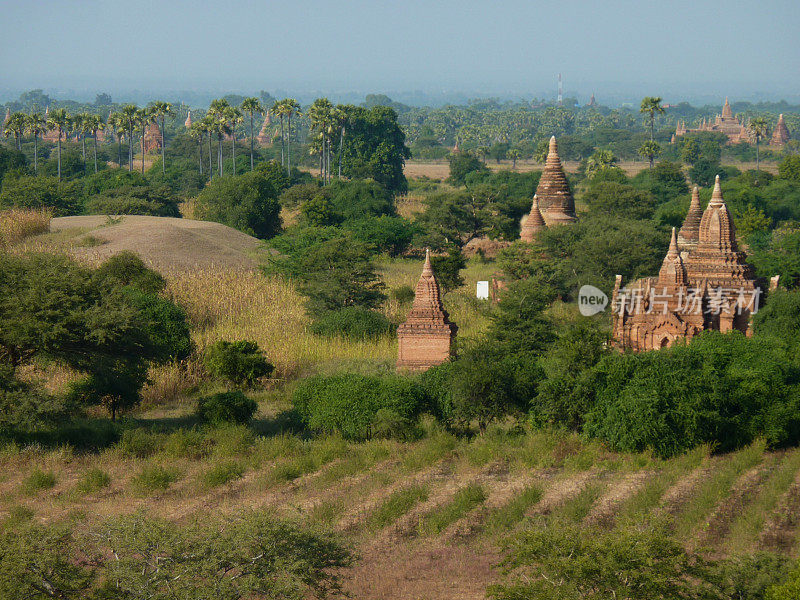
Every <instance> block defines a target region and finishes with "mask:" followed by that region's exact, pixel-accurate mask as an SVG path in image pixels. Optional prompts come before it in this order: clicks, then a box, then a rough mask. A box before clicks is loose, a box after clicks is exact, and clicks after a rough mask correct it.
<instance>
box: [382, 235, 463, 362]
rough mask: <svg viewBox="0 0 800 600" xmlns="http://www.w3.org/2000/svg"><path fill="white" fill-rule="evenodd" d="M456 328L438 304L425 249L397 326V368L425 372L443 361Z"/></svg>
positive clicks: (436, 285)
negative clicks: (410, 296)
mask: <svg viewBox="0 0 800 600" xmlns="http://www.w3.org/2000/svg"><path fill="white" fill-rule="evenodd" d="M457 331H458V327H456V325H455V324H454V323H451V322H450V318H449V315H448V314H447V311H446V310H445V309H444V307H443V306H442V298H441V292H440V291H439V283H438V282H437V281H436V275H435V274H434V272H433V267H431V257H430V252H429V251H426V252H425V265H424V266H423V267H422V275H420V278H419V281H418V282H417V289H416V290H415V294H414V304H413V305H412V306H411V312H410V313H409V314H408V318H407V319H406V321H405V323H402V324H401V325H400V326H399V327H398V328H397V341H398V356H397V368H398V370H407V371H425V370H427V369H429V368H430V367H433V366H436V365H440V364H442V363H443V362H445V361H447V360H448V359H449V358H450V354H451V350H452V346H453V340H454V339H455V337H456V332H457Z"/></svg>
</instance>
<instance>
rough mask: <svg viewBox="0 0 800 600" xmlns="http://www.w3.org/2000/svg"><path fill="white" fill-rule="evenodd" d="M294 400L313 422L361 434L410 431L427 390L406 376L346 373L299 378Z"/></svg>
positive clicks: (317, 426)
mask: <svg viewBox="0 0 800 600" xmlns="http://www.w3.org/2000/svg"><path fill="white" fill-rule="evenodd" d="M292 403H293V404H294V407H295V409H296V410H297V411H298V413H299V414H300V416H301V418H302V419H303V421H304V423H305V424H306V426H308V427H309V428H311V429H314V430H318V431H324V432H339V433H341V434H342V436H343V437H345V438H347V439H352V440H363V439H367V438H369V437H371V436H372V435H373V434H382V435H388V434H389V433H394V434H405V433H407V432H408V430H409V429H410V427H411V426H412V425H413V423H414V420H415V419H416V418H417V417H418V416H419V414H420V413H421V412H423V410H424V409H425V408H426V396H425V392H424V390H423V389H422V387H421V386H419V385H418V384H417V383H415V382H414V381H412V380H411V379H408V378H404V377H399V376H394V375H389V376H385V377H378V376H371V377H368V376H362V375H356V374H353V373H348V374H343V375H334V376H330V377H325V376H316V377H311V378H308V379H305V380H303V381H301V382H300V384H299V385H298V386H297V388H296V389H295V391H294V393H293V394H292ZM387 430H388V431H387Z"/></svg>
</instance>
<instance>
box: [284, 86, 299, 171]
mask: <svg viewBox="0 0 800 600" xmlns="http://www.w3.org/2000/svg"><path fill="white" fill-rule="evenodd" d="M278 105H279V106H280V109H281V113H280V114H281V115H282V116H285V117H286V173H287V174H289V175H291V174H292V117H293V116H300V115H301V114H303V113H302V112H301V111H300V103H299V102H298V101H297V100H295V99H294V98H284V99H283V100H281V101H280V102H279V103H278ZM281 137H283V119H281Z"/></svg>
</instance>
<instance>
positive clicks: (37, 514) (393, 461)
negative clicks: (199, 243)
mask: <svg viewBox="0 0 800 600" xmlns="http://www.w3.org/2000/svg"><path fill="white" fill-rule="evenodd" d="M150 435H151V439H150V440H149V442H148V444H144V445H143V446H142V448H139V449H138V450H137V451H136V452H132V451H131V449H130V448H127V449H126V448H125V447H124V445H122V444H118V445H117V446H114V447H112V448H111V449H108V450H106V451H104V452H101V453H99V454H78V453H73V452H71V451H68V450H63V449H60V450H54V451H43V450H39V451H34V450H22V451H19V452H13V451H6V452H5V453H4V454H3V455H2V456H1V457H0V466H1V467H2V471H0V523H2V522H3V520H7V519H20V518H31V519H34V520H37V521H40V522H48V523H52V522H57V521H59V520H65V519H69V520H71V521H72V522H79V523H80V522H83V523H85V524H86V525H89V524H93V523H97V522H100V521H102V520H103V519H105V518H107V517H110V516H113V515H118V514H123V513H130V512H133V511H137V510H143V511H150V512H152V513H153V514H157V515H161V516H167V517H168V518H170V519H174V520H176V521H181V520H189V519H196V518H200V519H202V518H203V515H204V514H208V513H209V511H213V512H220V511H237V510H241V509H243V508H253V509H266V510H269V511H271V512H273V513H274V514H276V515H282V516H286V517H290V518H296V519H301V520H304V521H308V522H310V523H314V524H316V525H319V526H323V527H327V528H329V529H332V530H335V531H338V532H339V534H340V535H342V536H343V537H344V538H345V539H347V540H348V541H349V543H350V544H351V545H352V546H353V547H354V548H355V549H356V550H357V552H358V555H359V556H360V561H359V562H358V564H357V565H356V567H355V568H354V569H353V570H352V572H351V573H350V574H349V575H348V579H347V585H348V589H349V591H351V592H352V593H353V594H354V596H355V597H357V598H367V599H368V598H376V599H377V598H415V597H422V596H424V597H426V598H483V597H484V593H485V589H486V586H487V585H488V584H490V583H491V582H492V581H494V580H495V579H496V577H497V572H496V565H497V563H498V561H499V558H500V554H499V550H498V548H499V544H498V542H499V541H500V540H501V539H502V538H503V537H504V536H506V535H507V534H509V533H511V532H514V531H518V530H524V529H525V528H529V527H542V526H558V524H559V523H563V522H572V523H580V524H581V525H582V526H584V527H586V528H603V529H606V530H608V529H611V530H613V529H614V528H615V527H621V526H627V525H630V524H631V523H637V522H638V523H642V522H647V521H653V522H655V521H658V522H662V521H663V522H664V523H665V524H666V526H667V527H668V528H669V529H670V530H671V531H672V532H673V533H674V535H675V536H676V537H677V539H680V540H682V541H683V542H684V543H685V544H686V546H687V547H688V548H691V549H694V550H699V551H701V552H704V553H708V554H709V555H712V556H726V555H730V554H736V553H740V552H751V551H755V550H771V551H775V552H781V553H785V554H788V555H792V556H794V555H796V553H797V550H798V535H800V531H798V528H799V527H800V519H798V517H797V515H798V510H800V491H798V490H800V487H799V486H800V450H789V451H784V452H773V453H770V452H765V451H764V449H763V446H762V445H759V444H756V445H753V446H751V447H749V448H745V449H742V450H740V451H738V452H734V453H731V454H727V455H720V456H710V455H709V454H708V453H707V452H706V451H704V450H702V449H700V450H696V451H694V452H692V453H689V454H687V455H684V456H681V457H677V458H673V459H670V460H657V459H654V458H652V457H649V456H644V455H629V454H618V453H613V452H609V451H608V450H606V449H604V448H603V447H601V446H600V445H597V444H593V443H585V442H581V441H579V440H578V439H577V438H575V437H571V436H564V435H556V434H550V433H527V434H514V435H512V434H510V433H507V432H504V431H502V430H499V429H498V430H497V431H496V432H493V433H489V434H487V435H486V436H483V437H478V438H475V439H473V440H469V441H467V440H462V439H458V438H454V437H451V436H449V435H447V434H444V433H433V434H431V435H429V436H428V437H425V438H424V439H422V440H419V441H416V442H396V441H383V440H382V441H371V442H367V443H362V444H356V443H350V442H346V441H343V440H341V439H338V438H320V439H314V440H302V439H300V438H295V437H293V436H288V435H279V436H275V437H272V438H270V437H263V438H262V437H254V436H253V435H252V433H250V432H249V431H248V430H245V429H241V430H239V429H232V430H229V431H226V432H224V433H217V434H215V435H216V437H215V438H213V439H209V440H207V442H208V443H207V444H205V446H206V449H205V450H204V452H202V453H200V454H193V453H192V452H186V451H185V448H184V449H183V450H176V448H182V446H181V444H179V443H178V438H179V436H180V435H182V434H181V433H180V432H175V433H172V434H170V433H160V434H150ZM207 435H211V434H207ZM132 454H135V455H132ZM159 469H160V470H161V472H165V473H168V474H169V477H167V478H166V479H167V480H168V481H167V482H166V483H163V482H162V483H159V484H157V485H149V486H148V483H147V482H148V476H147V473H152V472H154V471H156V472H157V471H158V470H159ZM97 471H102V472H103V473H105V474H106V475H107V476H108V478H107V484H106V485H103V486H101V487H99V488H98V489H94V490H93V489H91V486H87V484H86V481H87V479H88V477H89V475H88V474H89V473H91V472H97ZM42 474H48V475H52V478H50V479H49V481H48V480H47V478H46V477H45V478H43V477H42ZM220 474H221V475H220ZM226 474H227V475H226ZM37 481H45V484H43V485H38V487H37V485H36V483H35V482H37ZM157 481H158V480H157Z"/></svg>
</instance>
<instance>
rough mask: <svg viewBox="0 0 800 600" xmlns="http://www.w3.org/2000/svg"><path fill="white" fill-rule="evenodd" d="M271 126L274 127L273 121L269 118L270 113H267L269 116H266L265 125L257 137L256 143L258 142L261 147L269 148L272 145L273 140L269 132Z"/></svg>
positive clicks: (263, 124)
mask: <svg viewBox="0 0 800 600" xmlns="http://www.w3.org/2000/svg"><path fill="white" fill-rule="evenodd" d="M270 125H272V119H271V118H270V116H269V111H267V114H266V115H265V116H264V123H262V125H261V131H259V132H258V135H257V136H256V141H258V144H259V145H260V146H269V145H270V144H271V143H272V138H271V137H270V135H269V132H268V131H267V129H268V128H269V126H270Z"/></svg>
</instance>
